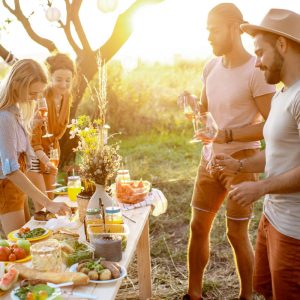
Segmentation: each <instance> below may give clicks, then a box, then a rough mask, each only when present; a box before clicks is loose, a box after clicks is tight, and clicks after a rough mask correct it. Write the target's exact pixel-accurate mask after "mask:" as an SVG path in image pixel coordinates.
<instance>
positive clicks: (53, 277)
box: [10, 264, 89, 285]
mask: <svg viewBox="0 0 300 300" xmlns="http://www.w3.org/2000/svg"><path fill="white" fill-rule="evenodd" d="M10 268H14V269H15V270H17V271H18V272H19V276H20V277H23V278H25V279H40V280H43V281H46V282H52V283H63V282H69V281H72V282H73V284H74V285H86V284H88V283H89V277H88V276H87V275H86V274H83V273H79V272H42V271H37V270H34V269H31V268H28V267H26V266H24V265H22V264H14V265H11V266H10Z"/></svg>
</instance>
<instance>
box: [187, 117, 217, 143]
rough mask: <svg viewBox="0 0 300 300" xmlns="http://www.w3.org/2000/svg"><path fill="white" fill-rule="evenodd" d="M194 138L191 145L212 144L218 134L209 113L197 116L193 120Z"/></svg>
mask: <svg viewBox="0 0 300 300" xmlns="http://www.w3.org/2000/svg"><path fill="white" fill-rule="evenodd" d="M193 124H194V137H193V139H192V140H191V141H190V142H191V143H198V142H203V143H205V144H209V143H212V142H213V140H214V139H215V138H216V137H217V134H218V125H217V123H216V121H215V120H214V118H213V116H212V115H211V113H210V112H205V113H201V114H197V115H195V116H194V119H193Z"/></svg>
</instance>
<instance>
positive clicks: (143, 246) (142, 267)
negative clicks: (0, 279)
mask: <svg viewBox="0 0 300 300" xmlns="http://www.w3.org/2000/svg"><path fill="white" fill-rule="evenodd" d="M54 201H58V202H59V201H60V202H66V203H67V204H68V205H69V206H76V205H77V203H76V202H72V201H70V200H69V198H68V197H67V196H58V197H56V198H55V200H54ZM150 211H151V206H144V207H140V208H137V209H132V210H129V211H126V212H125V213H124V214H125V215H126V216H127V217H129V218H130V219H132V220H134V221H135V222H133V221H130V220H129V219H126V218H124V222H125V223H126V224H127V225H128V227H129V236H128V240H127V247H126V249H125V251H124V252H123V255H122V260H121V261H120V262H119V263H120V265H122V266H124V267H125V268H126V269H127V268H128V266H129V264H130V261H131V260H132V257H133V255H134V253H135V252H136V254H137V269H138V270H137V271H138V282H139V299H149V298H150V297H151V294H152V290H151V258H150V240H149V220H148V218H149V214H150ZM34 222H35V221H34V220H30V221H29V222H28V223H27V224H26V225H25V226H27V227H31V226H33V225H34ZM78 233H79V235H80V238H83V239H85V235H84V226H83V225H82V226H81V227H80V228H79V229H78ZM25 264H26V265H31V262H27V263H25ZM121 283H122V280H119V281H117V282H114V283H105V284H104V283H100V284H96V283H89V284H88V285H86V286H77V287H73V286H70V287H64V288H63V289H64V290H66V291H76V292H82V293H89V294H92V295H95V296H97V299H105V300H110V299H115V297H116V295H117V293H118V290H119V287H120V285H121ZM1 299H3V300H8V299H11V298H10V294H9V293H7V294H6V295H3V296H2V297H1ZM65 299H69V298H68V297H65ZM77 299H78V298H77Z"/></svg>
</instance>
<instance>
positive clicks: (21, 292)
mask: <svg viewBox="0 0 300 300" xmlns="http://www.w3.org/2000/svg"><path fill="white" fill-rule="evenodd" d="M60 295H61V289H60V288H54V287H51V286H48V285H47V284H43V283H39V284H35V285H33V284H30V283H29V284H25V285H21V286H20V287H17V288H15V289H13V290H12V291H11V293H10V296H11V299H12V300H27V299H43V300H54V299H56V298H57V297H58V296H60Z"/></svg>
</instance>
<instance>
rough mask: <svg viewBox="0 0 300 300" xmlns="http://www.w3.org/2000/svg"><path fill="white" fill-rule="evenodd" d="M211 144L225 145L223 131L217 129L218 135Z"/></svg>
mask: <svg viewBox="0 0 300 300" xmlns="http://www.w3.org/2000/svg"><path fill="white" fill-rule="evenodd" d="M213 142H214V143H217V144H225V143H226V135H225V130H222V129H219V130H218V134H217V136H216V137H215V138H214V140H213Z"/></svg>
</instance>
